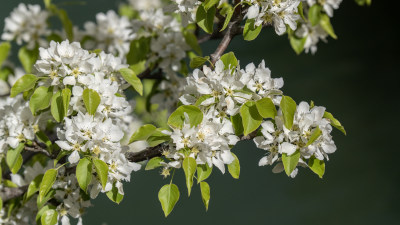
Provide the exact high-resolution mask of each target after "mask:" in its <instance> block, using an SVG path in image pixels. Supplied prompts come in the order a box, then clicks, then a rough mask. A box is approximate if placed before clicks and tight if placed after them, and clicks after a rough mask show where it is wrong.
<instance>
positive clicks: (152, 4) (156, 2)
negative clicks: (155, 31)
mask: <svg viewBox="0 0 400 225" xmlns="http://www.w3.org/2000/svg"><path fill="white" fill-rule="evenodd" d="M129 3H130V4H131V6H132V7H133V8H134V9H136V10H138V11H145V10H151V9H155V8H160V7H161V6H162V2H161V0H146V1H138V0H129Z"/></svg>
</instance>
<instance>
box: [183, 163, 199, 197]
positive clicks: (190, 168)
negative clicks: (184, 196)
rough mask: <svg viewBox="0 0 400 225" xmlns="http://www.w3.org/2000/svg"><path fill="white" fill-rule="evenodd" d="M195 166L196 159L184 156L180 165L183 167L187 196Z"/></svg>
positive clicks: (190, 188) (191, 184)
mask: <svg viewBox="0 0 400 225" xmlns="http://www.w3.org/2000/svg"><path fill="white" fill-rule="evenodd" d="M196 166H197V164H196V160H195V159H194V158H192V157H186V158H185V159H184V160H183V163H182V167H183V171H184V172H185V177H186V187H187V189H188V196H190V192H191V190H192V186H193V177H194V173H195V172H196Z"/></svg>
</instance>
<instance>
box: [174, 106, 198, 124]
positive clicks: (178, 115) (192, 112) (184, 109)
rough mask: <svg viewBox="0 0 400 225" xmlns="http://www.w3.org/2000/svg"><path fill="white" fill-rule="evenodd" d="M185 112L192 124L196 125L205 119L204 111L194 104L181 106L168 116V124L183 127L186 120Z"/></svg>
mask: <svg viewBox="0 0 400 225" xmlns="http://www.w3.org/2000/svg"><path fill="white" fill-rule="evenodd" d="M185 113H186V114H187V115H188V116H189V122H190V126H192V127H194V126H197V125H199V124H200V123H201V122H202V121H203V112H202V111H201V110H200V109H199V107H197V106H194V105H183V106H180V107H179V108H177V109H176V110H175V112H173V113H172V114H171V115H170V116H169V118H168V125H170V126H173V127H177V128H182V126H183V123H184V121H185Z"/></svg>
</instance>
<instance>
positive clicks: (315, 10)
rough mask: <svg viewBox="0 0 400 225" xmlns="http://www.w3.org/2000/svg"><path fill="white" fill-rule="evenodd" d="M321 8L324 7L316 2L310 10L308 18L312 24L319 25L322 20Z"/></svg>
mask: <svg viewBox="0 0 400 225" xmlns="http://www.w3.org/2000/svg"><path fill="white" fill-rule="evenodd" d="M321 9H322V7H321V6H320V5H319V4H314V5H313V6H311V8H310V9H309V10H308V20H309V21H310V23H311V25H312V26H315V25H317V24H318V23H319V21H320V20H321Z"/></svg>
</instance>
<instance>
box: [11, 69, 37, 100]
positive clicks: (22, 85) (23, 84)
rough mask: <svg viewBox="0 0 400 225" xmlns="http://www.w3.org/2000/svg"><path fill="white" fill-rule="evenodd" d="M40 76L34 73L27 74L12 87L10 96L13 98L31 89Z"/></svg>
mask: <svg viewBox="0 0 400 225" xmlns="http://www.w3.org/2000/svg"><path fill="white" fill-rule="evenodd" d="M38 80H39V79H38V77H37V76H35V75H33V74H26V75H24V76H23V77H21V78H19V79H18V80H17V81H16V82H15V84H14V85H13V86H12V88H11V93H10V96H11V97H12V98H13V97H15V96H17V95H18V94H19V93H21V92H25V91H29V90H30V89H32V88H33V87H35V84H36V82H37V81H38Z"/></svg>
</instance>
